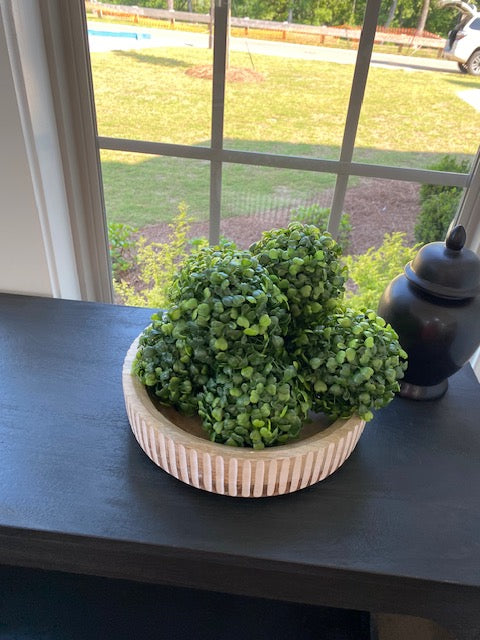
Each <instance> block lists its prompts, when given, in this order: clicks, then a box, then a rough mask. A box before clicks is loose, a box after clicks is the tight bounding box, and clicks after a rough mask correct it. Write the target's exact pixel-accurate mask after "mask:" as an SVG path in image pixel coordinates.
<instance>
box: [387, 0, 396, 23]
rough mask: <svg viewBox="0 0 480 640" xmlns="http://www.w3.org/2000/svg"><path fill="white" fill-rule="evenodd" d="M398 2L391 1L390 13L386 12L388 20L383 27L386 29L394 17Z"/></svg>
mask: <svg viewBox="0 0 480 640" xmlns="http://www.w3.org/2000/svg"><path fill="white" fill-rule="evenodd" d="M397 4H398V0H392V4H391V5H390V11H389V12H388V18H387V20H386V22H385V26H386V27H387V28H388V27H389V26H390V25H391V24H392V22H393V19H394V17H395V11H396V10H397Z"/></svg>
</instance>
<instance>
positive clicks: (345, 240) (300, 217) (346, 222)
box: [290, 204, 352, 253]
mask: <svg viewBox="0 0 480 640" xmlns="http://www.w3.org/2000/svg"><path fill="white" fill-rule="evenodd" d="M329 215H330V207H321V206H320V205H319V204H311V205H310V206H308V207H298V209H293V210H292V211H291V212H290V220H291V221H292V222H301V223H302V224H314V225H315V226H316V227H318V228H319V229H320V231H326V230H327V225H328V217H329ZM351 231H352V225H351V223H350V216H349V215H348V213H342V217H341V218H340V225H339V228H338V237H337V243H338V244H339V245H340V248H341V250H342V253H345V251H346V249H347V247H348V244H349V242H350V233H351Z"/></svg>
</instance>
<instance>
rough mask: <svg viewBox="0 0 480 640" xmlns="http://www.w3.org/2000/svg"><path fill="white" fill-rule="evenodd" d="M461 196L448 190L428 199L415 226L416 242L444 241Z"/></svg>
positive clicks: (456, 191)
mask: <svg viewBox="0 0 480 640" xmlns="http://www.w3.org/2000/svg"><path fill="white" fill-rule="evenodd" d="M460 196H461V194H460V191H458V190H455V191H453V190H451V189H448V190H445V191H440V192H439V193H436V194H435V195H432V196H430V197H429V198H427V200H425V202H424V203H423V205H422V209H421V211H420V215H419V217H418V220H417V224H416V225H415V240H417V241H418V242H420V243H422V244H427V243H428V242H437V241H440V240H444V239H445V236H446V235H447V231H448V227H449V226H450V223H451V221H452V219H453V216H454V215H455V213H456V211H457V208H458V205H459V202H460Z"/></svg>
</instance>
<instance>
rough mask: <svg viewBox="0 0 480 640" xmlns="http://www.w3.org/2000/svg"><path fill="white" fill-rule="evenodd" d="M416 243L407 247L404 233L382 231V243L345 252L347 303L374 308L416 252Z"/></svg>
mask: <svg viewBox="0 0 480 640" xmlns="http://www.w3.org/2000/svg"><path fill="white" fill-rule="evenodd" d="M419 247H420V245H419V244H417V245H415V246H414V247H409V246H407V245H406V244H405V233H401V232H395V233H390V234H388V233H387V234H385V236H384V240H383V243H382V245H381V246H380V247H379V248H378V249H375V248H374V247H370V249H368V250H367V251H366V252H365V253H363V254H361V255H357V256H346V257H345V264H346V265H347V268H348V272H349V276H350V279H351V281H352V283H353V288H352V289H353V290H352V289H348V290H347V293H346V296H345V298H346V302H347V304H348V306H349V307H352V308H354V309H357V310H360V309H362V308H367V309H373V310H376V309H377V307H378V303H379V301H380V297H381V295H382V293H383V292H384V290H385V288H386V286H387V285H388V283H389V282H390V281H391V280H393V278H395V277H396V276H398V275H400V274H401V273H403V268H404V266H405V265H406V264H407V262H410V260H412V259H413V258H414V256H415V254H416V253H417V251H418V249H419Z"/></svg>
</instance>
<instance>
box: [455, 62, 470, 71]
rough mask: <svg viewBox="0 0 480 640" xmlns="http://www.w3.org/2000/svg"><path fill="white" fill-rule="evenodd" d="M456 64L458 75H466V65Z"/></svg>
mask: <svg viewBox="0 0 480 640" xmlns="http://www.w3.org/2000/svg"><path fill="white" fill-rule="evenodd" d="M457 64H458V70H459V71H460V73H468V69H467V65H466V64H463V62H457Z"/></svg>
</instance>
